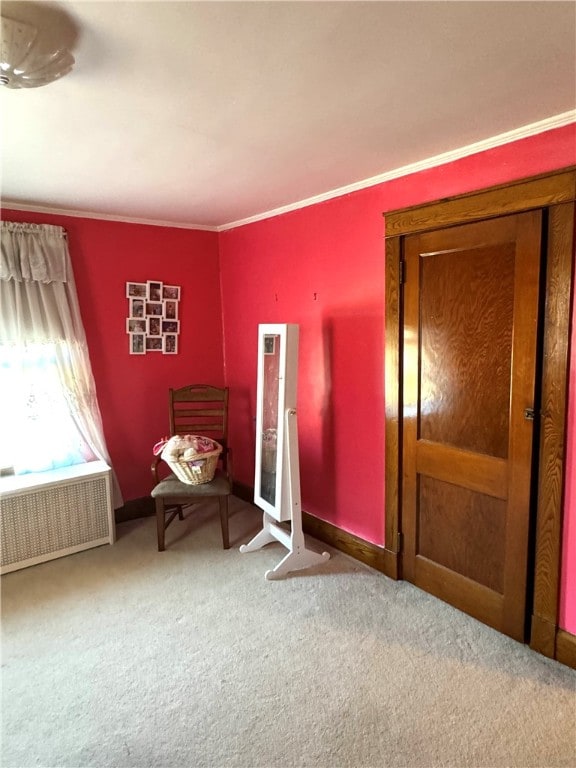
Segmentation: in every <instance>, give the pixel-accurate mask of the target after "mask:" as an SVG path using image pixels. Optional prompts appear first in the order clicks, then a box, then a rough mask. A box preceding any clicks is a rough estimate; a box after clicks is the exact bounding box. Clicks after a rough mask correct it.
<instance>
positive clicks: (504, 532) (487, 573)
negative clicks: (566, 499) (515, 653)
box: [402, 211, 542, 640]
mask: <svg viewBox="0 0 576 768" xmlns="http://www.w3.org/2000/svg"><path fill="white" fill-rule="evenodd" d="M541 229H542V222H541V212H540V211H530V212H528V213H521V214H518V215H513V216H506V217H502V218H495V219H491V220H488V221H481V222H477V223H472V224H465V225H463V226H455V227H449V228H446V229H439V230H435V231H433V232H428V233H424V234H415V235H410V236H408V237H406V238H405V240H404V260H405V269H406V276H405V286H404V360H403V366H404V392H403V397H404V426H403V435H402V437H403V478H402V531H403V534H404V554H403V560H402V566H403V573H404V577H405V578H406V579H408V580H409V581H411V582H412V583H414V584H415V585H417V586H418V587H421V588H422V589H425V590H427V591H429V592H431V593H432V594H434V595H436V596H438V597H440V598H441V599H443V600H446V601H447V602H449V603H451V604H452V605H454V606H456V607H457V608H459V609H461V610H463V611H466V612H467V613H469V614H471V615H473V616H475V617H476V618H478V619H480V620H481V621H483V622H485V623H487V624H489V625H491V626H493V627H495V628H496V629H498V630H500V631H502V632H505V633H506V634H508V635H511V636H512V637H514V638H516V639H519V640H523V639H524V625H525V611H526V584H527V560H528V547H529V520H530V496H531V465H532V448H533V426H534V421H533V420H532V414H531V412H530V409H533V408H534V388H535V369H536V354H537V326H538V294H539V280H540V277H539V275H540V251H541Z"/></svg>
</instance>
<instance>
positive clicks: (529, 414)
mask: <svg viewBox="0 0 576 768" xmlns="http://www.w3.org/2000/svg"><path fill="white" fill-rule="evenodd" d="M534 416H535V412H534V408H524V418H525V419H526V421H534Z"/></svg>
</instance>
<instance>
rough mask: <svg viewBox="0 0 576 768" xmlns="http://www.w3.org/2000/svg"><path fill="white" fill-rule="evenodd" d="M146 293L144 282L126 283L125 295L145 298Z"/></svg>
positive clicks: (146, 287) (146, 288)
mask: <svg viewBox="0 0 576 768" xmlns="http://www.w3.org/2000/svg"><path fill="white" fill-rule="evenodd" d="M147 295H148V286H147V285H146V283H126V296H127V297H128V298H129V299H130V298H138V299H145V298H146V296H147Z"/></svg>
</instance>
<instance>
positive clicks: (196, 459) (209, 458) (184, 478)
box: [162, 440, 222, 485]
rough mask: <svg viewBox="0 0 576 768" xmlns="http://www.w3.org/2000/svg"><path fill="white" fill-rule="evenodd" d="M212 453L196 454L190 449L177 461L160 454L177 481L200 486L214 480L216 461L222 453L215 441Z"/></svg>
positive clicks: (167, 455)
mask: <svg viewBox="0 0 576 768" xmlns="http://www.w3.org/2000/svg"><path fill="white" fill-rule="evenodd" d="M211 442H212V443H213V444H214V446H215V447H214V450H213V451H204V452H202V453H196V452H194V451H193V450H192V449H188V450H186V451H185V452H184V453H183V454H182V455H181V456H180V457H179V458H178V459H175V458H174V456H173V455H170V454H166V453H165V452H164V451H163V452H162V458H163V459H164V461H165V462H166V464H168V466H169V467H170V469H171V470H172V472H174V474H175V475H176V477H177V478H178V480H180V481H181V482H183V483H187V484H188V485H201V484H202V483H209V482H210V481H211V480H213V479H214V474H215V473H216V467H217V466H218V459H219V456H220V454H221V453H222V446H221V445H220V443H217V442H216V441H215V440H212V441H211Z"/></svg>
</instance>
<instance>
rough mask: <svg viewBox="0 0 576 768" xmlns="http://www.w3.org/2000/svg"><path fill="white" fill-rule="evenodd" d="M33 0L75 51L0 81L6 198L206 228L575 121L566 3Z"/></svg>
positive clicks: (574, 42) (573, 56) (569, 6)
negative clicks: (506, 136) (49, 74)
mask: <svg viewBox="0 0 576 768" xmlns="http://www.w3.org/2000/svg"><path fill="white" fill-rule="evenodd" d="M25 5H26V8H27V11H28V12H30V9H31V8H33V7H34V3H26V4H25ZM42 5H43V7H44V9H46V8H48V7H50V6H53V7H55V8H56V9H60V10H61V11H64V12H65V13H66V14H67V15H68V16H69V17H70V19H71V21H72V22H73V24H74V26H75V27H76V29H77V32H78V39H77V43H76V45H75V48H74V50H73V53H74V56H75V58H76V65H75V67H74V69H73V71H72V72H71V73H70V74H69V75H67V76H65V77H64V78H62V79H61V80H59V81H56V82H54V83H52V84H50V85H48V86H45V87H42V88H35V89H22V90H8V89H3V90H2V95H1V97H0V98H1V104H0V106H1V108H2V113H3V134H2V194H3V198H4V204H5V205H8V204H9V203H10V202H12V203H13V204H19V205H22V206H32V207H43V208H52V209H62V210H67V211H76V212H86V213H89V214H93V215H97V216H103V217H123V218H127V219H131V220H149V221H155V222H171V223H174V224H180V225H182V224H184V225H204V226H208V227H221V226H223V225H227V224H230V223H232V222H238V221H241V220H244V219H246V218H249V217H254V216H257V215H259V214H262V213H264V212H268V211H272V210H275V209H278V208H280V207H282V206H289V205H291V204H293V203H296V202H297V201H301V200H304V199H308V198H311V197H314V196H318V195H322V194H324V193H327V192H330V191H331V190H337V189H340V188H342V187H347V186H348V185H354V184H357V183H358V182H361V181H362V180H365V179H369V178H371V177H375V176H379V175H381V174H386V173H389V172H391V171H394V170H395V169H398V168H400V167H403V166H406V165H410V164H413V163H418V162H420V161H423V160H425V159H426V158H430V157H433V156H436V155H439V154H442V153H446V152H449V151H451V150H455V149H458V148H460V147H464V146H467V145H470V144H473V143H476V142H481V141H483V140H486V139H489V138H490V137H494V136H497V135H499V134H502V133H505V132H508V131H514V130H516V129H518V128H521V127H523V126H527V125H531V124H532V123H539V122H540V121H546V120H548V119H549V118H554V117H555V116H560V117H556V123H562V122H567V121H568V120H567V118H568V119H569V120H573V119H576V113H574V114H573V115H568V116H567V115H565V113H567V112H571V111H572V110H574V109H575V107H576V4H575V3H573V2H553V1H550V0H544V1H542V2H419V1H410V0H405V1H404V2H356V0H354V1H353V2H345V1H343V2H326V1H325V2H311V1H309V0H301V1H300V2H279V1H272V2H208V1H206V2H167V1H164V2H117V1H116V0H114V1H112V2H61V3H57V4H52V3H47V2H42ZM19 6H20V8H21V7H22V3H18V2H3V3H2V10H3V13H5V14H6V15H7V16H10V17H12V18H16V16H17V13H18V8H19ZM549 123H550V121H549ZM545 124H548V123H545ZM550 124H555V123H554V121H551V123H550Z"/></svg>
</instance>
